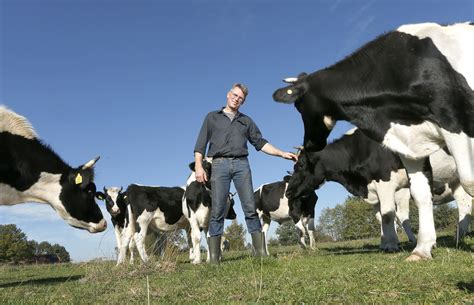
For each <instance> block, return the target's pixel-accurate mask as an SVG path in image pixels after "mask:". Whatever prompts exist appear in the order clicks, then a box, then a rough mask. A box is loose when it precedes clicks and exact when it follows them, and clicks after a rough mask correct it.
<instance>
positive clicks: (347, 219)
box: [341, 197, 380, 240]
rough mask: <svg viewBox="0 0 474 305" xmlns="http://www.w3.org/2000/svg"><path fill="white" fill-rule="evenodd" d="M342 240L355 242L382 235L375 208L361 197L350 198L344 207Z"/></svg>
mask: <svg viewBox="0 0 474 305" xmlns="http://www.w3.org/2000/svg"><path fill="white" fill-rule="evenodd" d="M343 207H344V208H343V219H344V221H343V223H344V225H343V226H342V227H343V230H342V234H341V235H342V239H344V240H354V239H362V238H368V237H376V236H379V235H380V224H379V222H378V221H377V219H376V218H375V216H374V212H373V207H372V205H371V204H369V203H367V202H365V201H364V200H363V199H361V198H359V197H348V198H347V199H346V201H345V202H344V205H343Z"/></svg>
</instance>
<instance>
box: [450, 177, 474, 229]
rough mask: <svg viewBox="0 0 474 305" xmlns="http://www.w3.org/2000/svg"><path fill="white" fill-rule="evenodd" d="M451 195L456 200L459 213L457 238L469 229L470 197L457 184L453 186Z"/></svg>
mask: <svg viewBox="0 0 474 305" xmlns="http://www.w3.org/2000/svg"><path fill="white" fill-rule="evenodd" d="M453 197H454V199H455V200H456V203H457V206H458V213H459V238H463V237H464V236H465V235H466V234H467V233H468V231H469V224H470V223H471V212H472V197H471V196H469V194H468V193H466V191H465V190H464V188H463V187H462V186H461V185H460V184H457V185H456V186H454V187H453Z"/></svg>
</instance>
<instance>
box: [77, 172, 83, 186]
mask: <svg viewBox="0 0 474 305" xmlns="http://www.w3.org/2000/svg"><path fill="white" fill-rule="evenodd" d="M75 181H76V184H81V183H82V176H81V174H80V173H78V174H77V176H76V180H75Z"/></svg>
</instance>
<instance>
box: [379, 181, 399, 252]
mask: <svg viewBox="0 0 474 305" xmlns="http://www.w3.org/2000/svg"><path fill="white" fill-rule="evenodd" d="M375 185H376V189H377V196H378V197H379V202H380V215H381V218H382V219H381V220H382V237H381V244H380V248H381V250H383V251H387V252H394V251H398V236H397V231H396V230H395V186H394V185H393V183H391V182H390V181H388V182H385V181H380V182H376V183H375Z"/></svg>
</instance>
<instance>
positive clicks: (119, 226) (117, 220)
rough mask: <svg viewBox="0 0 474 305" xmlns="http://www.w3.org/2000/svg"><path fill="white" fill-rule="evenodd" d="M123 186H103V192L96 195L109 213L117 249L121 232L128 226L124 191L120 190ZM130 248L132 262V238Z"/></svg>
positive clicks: (121, 236) (131, 261)
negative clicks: (103, 202)
mask: <svg viewBox="0 0 474 305" xmlns="http://www.w3.org/2000/svg"><path fill="white" fill-rule="evenodd" d="M122 190H123V187H120V188H118V187H109V188H106V187H104V192H103V193H102V192H97V193H96V197H97V199H99V200H103V201H105V206H106V208H107V211H108V212H109V214H110V219H111V221H112V225H113V226H114V232H115V240H116V242H117V249H118V250H120V248H121V243H122V238H123V233H124V230H125V228H126V227H127V226H128V224H129V222H130V220H129V214H128V209H127V204H126V200H125V197H126V193H124V192H122ZM128 246H129V250H130V263H133V249H134V248H135V243H134V241H133V239H131V240H130V243H129V245H128Z"/></svg>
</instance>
